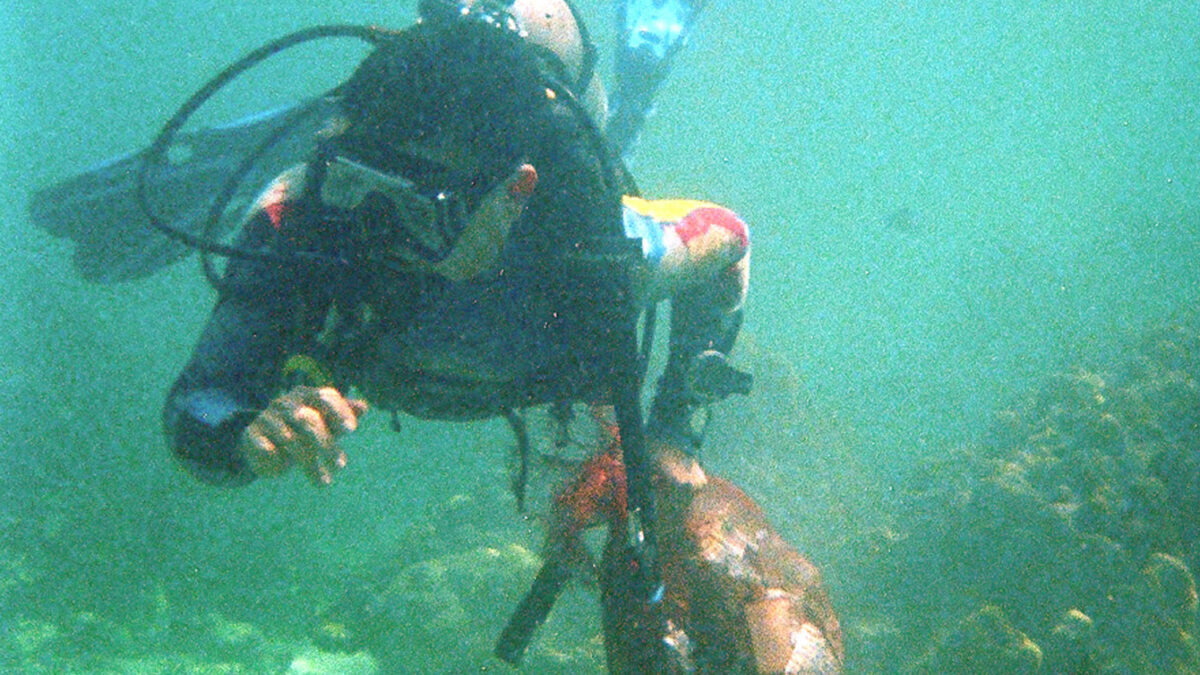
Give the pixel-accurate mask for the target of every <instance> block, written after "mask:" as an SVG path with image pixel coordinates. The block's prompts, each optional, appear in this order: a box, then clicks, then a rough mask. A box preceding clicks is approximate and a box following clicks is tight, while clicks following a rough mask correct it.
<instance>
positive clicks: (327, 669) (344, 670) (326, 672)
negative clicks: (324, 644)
mask: <svg viewBox="0 0 1200 675" xmlns="http://www.w3.org/2000/svg"><path fill="white" fill-rule="evenodd" d="M284 672H285V675H376V673H378V672H379V666H378V665H376V663H375V660H374V659H373V658H371V655H370V654H367V653H365V652H357V653H354V654H336V653H331V652H323V651H321V650H319V649H315V648H310V649H305V650H304V651H302V652H300V653H299V654H297V655H296V657H295V658H294V659H292V662H291V663H290V664H289V665H288V669H287V670H286V671H284Z"/></svg>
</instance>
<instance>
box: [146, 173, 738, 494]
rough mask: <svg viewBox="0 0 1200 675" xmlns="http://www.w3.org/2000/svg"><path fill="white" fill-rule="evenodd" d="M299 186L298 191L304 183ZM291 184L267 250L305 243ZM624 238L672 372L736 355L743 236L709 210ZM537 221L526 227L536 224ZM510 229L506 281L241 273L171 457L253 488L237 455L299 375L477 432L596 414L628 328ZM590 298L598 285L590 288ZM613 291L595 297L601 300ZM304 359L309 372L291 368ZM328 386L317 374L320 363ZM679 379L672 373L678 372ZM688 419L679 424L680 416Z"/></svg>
mask: <svg viewBox="0 0 1200 675" xmlns="http://www.w3.org/2000/svg"><path fill="white" fill-rule="evenodd" d="M293 181H294V177H293ZM281 188H284V184H283V183H280V184H278V185H276V186H275V187H274V188H273V189H270V190H268V191H267V193H266V196H265V197H264V200H261V201H260V204H259V206H258V208H257V209H256V211H255V213H254V214H253V215H252V216H251V222H250V223H249V226H248V227H247V229H246V237H247V238H248V240H250V241H248V242H247V243H248V244H250V245H255V244H258V243H261V242H265V241H269V240H273V239H276V238H279V237H281V236H282V237H295V238H299V239H307V238H310V237H312V236H313V233H311V232H295V231H293V227H294V225H293V224H294V223H295V224H304V225H311V220H308V219H305V218H302V217H298V214H299V213H300V212H302V211H303V203H304V201H303V199H292V198H290V197H289V196H288V195H289V194H293V193H294V192H296V191H295V190H294V189H293V190H290V191H289V190H288V189H286V188H284V189H281ZM622 212H623V220H624V223H625V229H626V232H627V234H628V235H630V236H632V237H636V238H640V239H642V242H643V245H642V251H643V254H644V255H643V257H642V259H641V261H640V264H638V265H637V268H638V270H637V272H635V278H637V279H638V281H637V287H638V289H639V294H640V298H639V303H641V304H645V303H650V302H656V301H658V300H660V299H663V298H666V297H671V298H673V302H674V306H675V309H674V314H675V315H676V316H675V317H673V320H672V330H671V339H672V361H673V362H678V363H683V362H684V361H685V360H686V359H684V358H683V355H684V354H689V355H694V354H696V353H698V352H699V351H700V350H703V349H706V348H716V349H718V350H720V351H727V350H728V349H729V347H730V346H731V344H730V343H732V340H733V337H734V334H735V333H736V330H737V318H738V315H739V311H740V310H739V307H740V304H741V300H742V297H743V294H744V292H745V284H746V268H747V263H748V258H747V254H748V247H749V241H748V238H747V233H746V228H745V226H744V225H743V224H742V222H741V221H740V220H739V219H738V218H737V216H735V215H734V214H733V213H732V212H730V211H729V210H727V209H724V208H721V207H718V206H715V205H712V204H707V203H704V202H688V201H674V200H671V201H657V202H654V201H646V200H640V199H634V198H626V199H625V200H624V204H623V208H622ZM527 220H528V219H527V218H523V219H522V222H523V223H524V224H528V223H525V221H527ZM521 234H522V232H521V231H520V228H517V229H516V230H514V233H513V240H512V242H510V245H509V246H507V247H506V249H505V252H504V254H503V259H502V262H501V265H500V267H499V268H498V269H497V270H496V272H495V273H493V274H488V275H485V276H484V277H483V278H480V279H477V280H472V281H464V282H451V281H448V280H445V279H442V278H440V277H436V276H433V275H401V274H392V273H386V272H382V271H380V270H356V269H353V268H348V269H336V270H332V269H329V268H322V267H312V268H304V267H296V266H281V265H271V264H265V263H257V262H246V261H233V262H232V263H231V264H230V267H229V271H228V274H227V278H226V283H227V287H226V289H225V291H224V292H223V293H222V296H221V299H220V300H219V302H218V303H217V306H216V308H215V309H214V310H213V314H212V317H211V319H210V321H209V323H208V326H207V327H206V329H205V331H204V333H203V335H202V336H201V338H200V341H199V344H198V345H197V347H196V350H195V353H194V354H193V356H192V358H191V360H190V361H189V363H188V364H187V367H186V368H185V369H184V371H183V373H182V374H181V375H180V377H179V379H178V380H177V382H176V383H175V386H174V387H173V389H172V390H171V393H170V396H169V398H168V400H167V404H166V408H165V411H164V420H165V423H166V427H167V432H168V436H169V438H170V440H171V445H172V447H173V449H174V451H175V453H176V454H177V455H178V457H180V458H181V459H182V460H183V461H184V463H185V464H186V466H187V467H188V468H189V469H190V470H191V471H192V473H193V474H194V475H196V476H197V477H198V478H200V479H201V480H204V481H205V482H211V483H228V484H240V483H245V482H248V481H249V480H250V479H251V473H250V471H249V469H248V467H247V466H246V465H245V463H244V461H243V460H242V459H241V458H240V457H239V456H237V455H236V454H235V451H234V446H235V443H236V441H237V437H238V435H239V434H240V433H241V432H242V430H243V429H244V428H245V426H246V425H247V424H249V422H250V421H251V420H252V419H253V418H254V416H255V415H257V414H258V413H259V412H260V411H261V410H263V409H264V408H265V407H266V406H267V404H268V403H269V402H270V400H271V398H272V397H273V396H275V395H276V394H277V393H279V392H280V391H281V390H283V389H285V388H287V387H288V386H289V384H290V383H289V375H288V374H287V373H285V370H286V369H287V368H286V367H287V366H289V361H290V363H291V364H295V363H301V365H302V366H303V368H302V370H304V372H305V374H306V375H307V376H308V377H309V378H310V381H313V380H314V379H315V380H316V381H320V380H326V377H328V380H327V382H328V383H330V384H333V385H334V386H338V387H339V388H342V390H343V391H345V389H346V388H347V387H348V386H351V385H353V386H357V387H358V388H359V389H360V390H361V391H362V392H363V394H364V395H365V396H366V397H367V398H368V400H370V401H371V402H372V403H373V405H376V406H377V407H381V408H385V409H395V410H401V411H404V412H407V413H410V414H413V415H416V416H419V417H427V418H436V419H472V418H482V417H490V416H494V415H498V414H500V413H501V412H503V411H504V410H505V409H506V408H520V407H524V406H528V405H537V404H542V403H549V402H553V401H558V400H589V401H600V400H603V398H604V394H605V393H604V392H603V391H599V390H596V389H595V386H596V383H597V382H598V381H599V380H600V377H599V376H600V375H601V373H595V372H590V371H589V368H591V367H593V365H594V364H596V363H602V362H603V361H602V360H601V359H600V358H599V357H600V356H601V355H600V354H598V353H597V352H596V350H597V349H598V348H599V345H600V344H601V343H602V342H603V340H602V339H598V338H600V336H603V334H604V332H605V331H606V330H607V329H608V328H610V326H609V325H608V322H612V321H616V320H617V317H614V316H612V315H611V312H610V311H606V309H605V307H606V305H608V304H609V300H610V299H608V298H606V297H605V296H604V295H603V294H602V293H604V291H603V289H597V288H595V287H593V286H591V285H590V284H588V282H589V281H595V280H594V279H593V280H589V279H587V277H586V274H585V275H582V276H575V275H572V274H570V272H569V270H568V271H565V273H564V278H563V279H560V280H556V279H555V278H554V276H556V275H555V272H556V270H554V269H553V267H554V266H553V265H547V263H546V261H545V260H543V259H541V258H542V256H540V255H538V251H536V250H533V247H527V246H521V245H520V244H521V243H522V242H526V241H529V240H528V239H525V238H522V237H521ZM581 284H588V285H581ZM595 293H601V294H602V295H600V296H599V297H596V295H594V294H595ZM296 356H302V357H304V359H303V360H301V361H297V360H296V359H294V358H293V357H296ZM314 364H319V367H320V368H321V369H323V370H325V371H326V373H327V374H322V375H316V374H315V373H314V370H313V365H314ZM677 367H678V366H669V367H668V373H669V372H670V371H671V370H672V368H677ZM681 387H682V382H679V381H676V379H675V378H673V377H672V376H670V375H667V376H665V377H664V381H663V383H662V385H661V387H660V394H659V396H658V399H657V405H656V408H655V413H654V414H652V418H651V422H652V423H654V422H656V421H657V422H658V423H662V424H674V423H677V422H678V420H671V419H669V418H670V417H671V416H672V415H683V414H686V413H685V408H686V405H685V401H684V399H683V393H682V392H681V391H680V388H681ZM676 408H678V410H676Z"/></svg>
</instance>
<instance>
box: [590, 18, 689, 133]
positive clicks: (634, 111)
mask: <svg viewBox="0 0 1200 675" xmlns="http://www.w3.org/2000/svg"><path fill="white" fill-rule="evenodd" d="M704 2H705V0H624V2H623V4H622V5H621V6H620V9H619V11H618V12H617V30H618V34H619V35H620V45H619V46H618V48H617V59H616V72H615V75H616V77H615V82H614V88H613V92H612V97H611V99H610V104H611V108H610V112H609V116H608V125H607V129H606V133H607V135H608V137H609V140H610V141H611V142H612V144H613V145H614V146H615V147H616V148H617V149H618V150H619V151H620V152H621V153H622V154H626V153H628V151H629V149H630V148H631V147H632V146H633V142H634V140H636V139H637V135H638V133H639V132H640V131H641V128H642V123H643V122H645V120H646V115H648V114H649V113H650V109H651V106H652V103H653V101H654V94H655V93H656V92H657V91H658V87H659V85H661V84H662V82H663V80H665V79H666V77H667V73H668V72H669V71H670V68H671V59H672V58H673V57H674V56H675V54H676V53H677V52H678V51H679V50H680V49H681V48H682V47H683V45H684V41H685V39H686V38H687V35H688V33H689V32H690V31H691V28H692V25H693V24H694V23H695V21H696V17H697V16H698V15H699V14H700V10H701V9H702V8H703V6H704Z"/></svg>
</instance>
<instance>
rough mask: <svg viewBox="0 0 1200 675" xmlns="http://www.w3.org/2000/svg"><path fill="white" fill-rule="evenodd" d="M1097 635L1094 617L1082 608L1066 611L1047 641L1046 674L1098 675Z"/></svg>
mask: <svg viewBox="0 0 1200 675" xmlns="http://www.w3.org/2000/svg"><path fill="white" fill-rule="evenodd" d="M1095 635H1096V627H1095V624H1094V623H1093V622H1092V618H1091V617H1089V616H1088V615H1087V614H1084V613H1083V612H1081V611H1079V610H1078V609H1071V610H1068V611H1067V612H1065V613H1064V614H1063V615H1062V618H1061V619H1059V621H1058V624H1057V625H1055V626H1054V630H1052V631H1051V632H1050V637H1049V638H1047V639H1046V641H1045V650H1044V651H1045V654H1046V672H1049V673H1091V672H1095V671H1096V665H1095V656H1094V654H1093V652H1094V650H1095Z"/></svg>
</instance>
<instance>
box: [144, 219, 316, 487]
mask: <svg viewBox="0 0 1200 675" xmlns="http://www.w3.org/2000/svg"><path fill="white" fill-rule="evenodd" d="M277 236H278V234H277V233H276V232H275V231H274V229H273V228H272V227H271V225H270V224H269V221H268V220H267V219H266V218H265V217H263V216H261V214H260V217H256V218H255V219H254V220H253V221H252V222H251V223H250V224H248V226H247V230H246V236H245V237H243V245H244V246H246V247H247V248H255V247H256V244H259V243H261V242H264V241H269V240H270V239H271V238H274V237H277ZM317 283H318V282H317V280H315V279H308V278H307V275H306V274H305V273H304V271H303V270H302V269H301V268H299V267H298V266H295V265H282V264H274V263H264V262H256V261H253V262H252V261H246V260H231V261H230V263H229V265H228V268H227V272H226V275H225V278H224V282H223V285H222V288H221V295H220V298H219V299H218V301H217V304H216V307H214V309H213V312H212V315H211V316H210V318H209V321H208V324H207V326H206V327H205V328H204V331H203V333H202V334H201V336H200V339H199V342H198V343H197V345H196V348H195V350H194V351H193V353H192V356H191V359H190V360H189V361H188V363H187V365H186V366H185V367H184V369H183V372H182V373H181V374H180V375H179V377H178V379H177V380H176V381H175V384H174V386H173V387H172V388H171V391H170V394H169V395H168V396H167V401H166V405H165V406H164V409H163V423H164V426H165V429H166V435H167V440H168V443H169V444H170V446H171V449H172V450H173V452H174V453H175V455H176V457H178V458H179V459H180V460H181V461H182V463H183V464H184V466H185V467H186V468H187V469H188V470H189V471H190V472H191V473H192V475H193V476H195V477H196V478H198V479H199V480H201V481H203V482H206V483H211V484H217V485H242V484H245V483H248V482H250V481H251V480H252V479H253V474H252V473H251V472H250V470H249V467H248V466H247V465H246V463H245V460H244V459H243V458H242V457H241V456H239V455H238V454H237V453H236V451H235V445H236V442H237V439H238V437H239V435H240V434H241V432H242V431H243V430H244V429H245V428H246V425H248V424H249V423H250V421H251V420H253V419H254V417H255V416H256V415H257V414H258V413H259V412H260V411H261V410H263V409H264V408H266V406H267V404H268V403H269V402H270V400H271V398H272V397H273V396H274V395H275V394H276V393H277V392H278V391H279V390H280V389H281V387H282V384H283V383H282V381H281V380H282V374H281V371H282V367H283V363H284V360H285V359H286V358H287V356H288V354H289V353H292V352H293V350H299V349H304V348H305V347H306V345H304V343H305V342H306V341H310V340H311V339H312V337H311V336H313V335H314V334H315V330H313V327H312V326H311V325H307V324H311V323H312V320H311V318H309V317H311V316H313V315H314V313H313V312H312V310H313V309H314V307H313V301H312V298H311V297H308V296H309V294H307V293H305V292H304V289H309V288H312V287H313V286H314V284H317ZM305 308H307V310H308V311H303V310H304V309H305Z"/></svg>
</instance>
